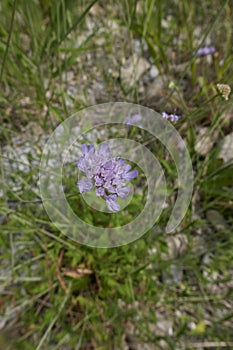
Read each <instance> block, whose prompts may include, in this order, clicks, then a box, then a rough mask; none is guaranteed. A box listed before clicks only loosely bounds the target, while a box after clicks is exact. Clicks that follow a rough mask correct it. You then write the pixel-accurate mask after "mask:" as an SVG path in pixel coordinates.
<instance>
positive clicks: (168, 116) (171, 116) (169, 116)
mask: <svg viewBox="0 0 233 350" xmlns="http://www.w3.org/2000/svg"><path fill="white" fill-rule="evenodd" d="M162 117H163V118H164V119H168V120H170V121H172V122H177V121H178V120H179V119H180V118H181V116H179V115H176V114H168V113H166V112H162Z"/></svg>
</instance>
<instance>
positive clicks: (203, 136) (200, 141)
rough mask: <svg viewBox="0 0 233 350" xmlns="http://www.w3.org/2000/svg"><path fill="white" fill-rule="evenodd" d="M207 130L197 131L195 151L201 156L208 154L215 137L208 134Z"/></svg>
mask: <svg viewBox="0 0 233 350" xmlns="http://www.w3.org/2000/svg"><path fill="white" fill-rule="evenodd" d="M208 130H209V129H208V128H207V127H204V128H201V129H200V130H199V134H198V135H197V138H196V144H195V147H194V148H195V151H196V152H197V153H199V154H201V155H202V156H205V155H206V154H207V153H209V152H210V150H211V148H212V147H213V145H214V142H215V139H216V135H211V134H209V133H208Z"/></svg>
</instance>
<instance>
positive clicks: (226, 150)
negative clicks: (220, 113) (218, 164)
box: [218, 132, 233, 162]
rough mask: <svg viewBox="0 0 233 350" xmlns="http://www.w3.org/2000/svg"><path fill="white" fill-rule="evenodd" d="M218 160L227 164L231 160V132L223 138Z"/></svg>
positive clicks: (232, 136) (232, 146)
mask: <svg viewBox="0 0 233 350" xmlns="http://www.w3.org/2000/svg"><path fill="white" fill-rule="evenodd" d="M218 158H221V159H223V161H224V162H228V161H230V160H232V159H233V132H232V133H231V134H229V135H227V136H225V137H224V139H223V141H222V145H221V151H220V153H219V156H218Z"/></svg>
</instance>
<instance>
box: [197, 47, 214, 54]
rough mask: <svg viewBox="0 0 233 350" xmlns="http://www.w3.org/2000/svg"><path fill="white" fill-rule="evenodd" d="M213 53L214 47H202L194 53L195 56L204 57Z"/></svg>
mask: <svg viewBox="0 0 233 350" xmlns="http://www.w3.org/2000/svg"><path fill="white" fill-rule="evenodd" d="M214 52H215V47H214V46H204V47H201V48H200V49H198V50H197V51H196V52H195V56H206V55H211V54H213V53H214Z"/></svg>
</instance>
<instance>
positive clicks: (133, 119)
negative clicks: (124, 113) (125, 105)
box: [125, 113, 142, 128]
mask: <svg viewBox="0 0 233 350" xmlns="http://www.w3.org/2000/svg"><path fill="white" fill-rule="evenodd" d="M141 120H142V116H141V114H137V113H135V114H130V115H129V116H128V117H126V118H125V124H127V125H137V126H138V127H139V128H142V124H141V123H140V121H141Z"/></svg>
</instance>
